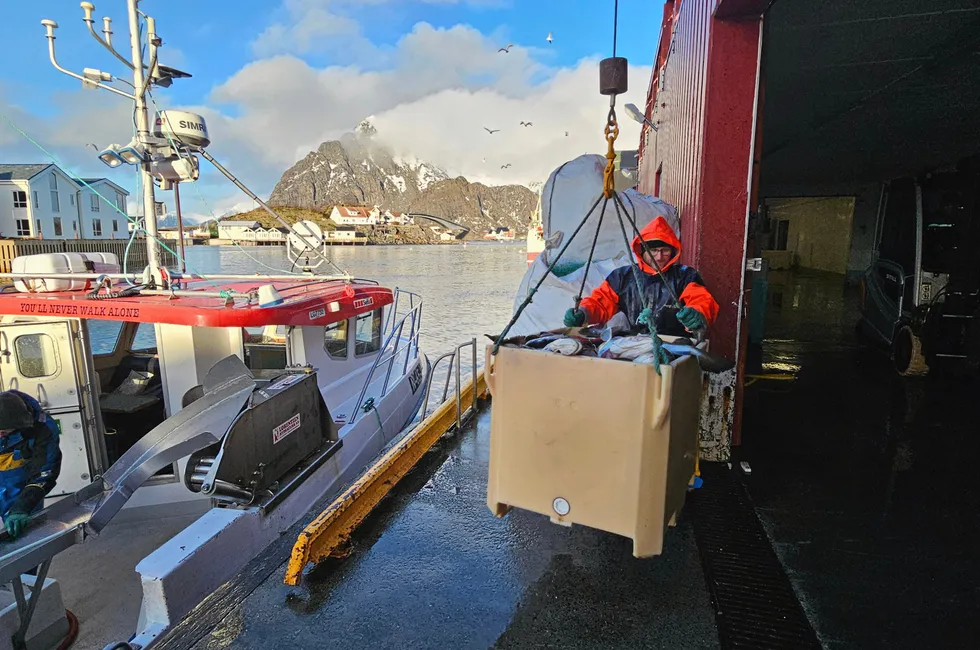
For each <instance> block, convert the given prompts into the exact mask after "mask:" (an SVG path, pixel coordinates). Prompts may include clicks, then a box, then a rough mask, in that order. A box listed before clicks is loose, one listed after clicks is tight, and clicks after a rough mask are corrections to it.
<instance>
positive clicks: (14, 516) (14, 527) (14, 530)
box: [3, 512, 31, 539]
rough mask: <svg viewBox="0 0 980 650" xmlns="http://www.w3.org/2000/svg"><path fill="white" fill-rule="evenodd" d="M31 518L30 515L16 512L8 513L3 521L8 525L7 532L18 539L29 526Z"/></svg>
mask: <svg viewBox="0 0 980 650" xmlns="http://www.w3.org/2000/svg"><path fill="white" fill-rule="evenodd" d="M30 520H31V516H30V515H25V514H21V513H19V512H15V513H11V514H8V515H7V516H6V518H5V519H4V520H3V523H4V525H5V526H6V527H7V534H8V535H10V536H11V537H12V538H14V539H17V538H18V537H20V534H21V533H23V532H24V529H25V528H27V524H28V522H30Z"/></svg>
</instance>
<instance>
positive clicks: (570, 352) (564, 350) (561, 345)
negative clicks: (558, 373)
mask: <svg viewBox="0 0 980 650" xmlns="http://www.w3.org/2000/svg"><path fill="white" fill-rule="evenodd" d="M544 351H545V352H554V353H556V354H561V355H564V356H566V357H574V356H575V355H576V354H578V353H579V352H581V351H582V343H581V342H580V341H577V340H575V339H572V338H564V339H558V340H557V341H552V342H551V343H549V344H548V345H546V346H544Z"/></svg>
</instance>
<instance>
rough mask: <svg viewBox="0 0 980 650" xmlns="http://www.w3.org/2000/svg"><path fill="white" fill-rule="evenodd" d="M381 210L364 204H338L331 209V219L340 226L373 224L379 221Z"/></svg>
mask: <svg viewBox="0 0 980 650" xmlns="http://www.w3.org/2000/svg"><path fill="white" fill-rule="evenodd" d="M379 216H380V211H379V210H378V209H377V208H367V207H364V206H347V205H336V206H334V208H333V210H331V211H330V219H331V220H333V222H334V223H335V224H337V225H340V226H373V225H375V224H377V223H378V217H379Z"/></svg>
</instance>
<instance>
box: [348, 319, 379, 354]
mask: <svg viewBox="0 0 980 650" xmlns="http://www.w3.org/2000/svg"><path fill="white" fill-rule="evenodd" d="M380 349H381V310H380V309H375V310H374V311H372V312H367V313H365V314H361V315H359V316H358V317H357V325H356V327H355V334H354V354H355V355H356V356H361V355H362V354H372V353H374V352H377V351H378V350H380Z"/></svg>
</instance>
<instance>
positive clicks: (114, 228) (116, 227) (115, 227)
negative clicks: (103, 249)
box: [112, 219, 119, 232]
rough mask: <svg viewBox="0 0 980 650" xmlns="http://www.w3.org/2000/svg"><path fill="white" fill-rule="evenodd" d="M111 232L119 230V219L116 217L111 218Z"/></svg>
mask: <svg viewBox="0 0 980 650" xmlns="http://www.w3.org/2000/svg"><path fill="white" fill-rule="evenodd" d="M112 232H119V220H118V219H113V220H112Z"/></svg>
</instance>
